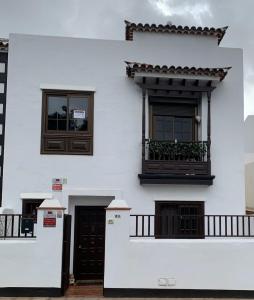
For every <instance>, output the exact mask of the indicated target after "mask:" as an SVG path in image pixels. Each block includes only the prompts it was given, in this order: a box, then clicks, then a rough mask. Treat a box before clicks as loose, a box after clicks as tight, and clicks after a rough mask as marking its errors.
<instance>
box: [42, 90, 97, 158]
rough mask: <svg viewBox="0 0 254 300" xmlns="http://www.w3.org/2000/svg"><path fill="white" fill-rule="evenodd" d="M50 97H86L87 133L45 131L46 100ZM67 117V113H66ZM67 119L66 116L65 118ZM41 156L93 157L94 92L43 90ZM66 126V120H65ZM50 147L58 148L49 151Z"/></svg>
mask: <svg viewBox="0 0 254 300" xmlns="http://www.w3.org/2000/svg"><path fill="white" fill-rule="evenodd" d="M50 95H55V96H56V95H60V96H66V97H67V101H69V100H68V99H69V97H71V96H73V95H75V96H78V95H80V96H88V97H89V100H88V120H89V122H88V129H87V131H68V130H66V131H54V130H47V98H48V96H50ZM67 115H68V113H67ZM67 117H68V116H67ZM67 119H68V118H67ZM41 120H42V121H41V154H56V155H93V130H94V129H93V128H94V92H83V91H69V90H68V91H66V90H47V89H45V90H43V95H42V117H41ZM67 125H68V120H67ZM49 143H51V145H53V144H55V145H56V144H58V145H59V147H58V148H57V147H56V148H55V149H53V148H52V149H50V147H49V145H50V144H49Z"/></svg>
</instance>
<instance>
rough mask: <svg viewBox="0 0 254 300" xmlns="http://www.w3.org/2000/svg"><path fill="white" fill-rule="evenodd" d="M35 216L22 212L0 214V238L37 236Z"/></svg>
mask: <svg viewBox="0 0 254 300" xmlns="http://www.w3.org/2000/svg"><path fill="white" fill-rule="evenodd" d="M35 222H36V220H35V218H34V217H31V216H25V215H21V214H0V239H10V238H35V237H36V236H35V234H34V229H35Z"/></svg>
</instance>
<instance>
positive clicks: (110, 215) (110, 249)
mask: <svg viewBox="0 0 254 300" xmlns="http://www.w3.org/2000/svg"><path fill="white" fill-rule="evenodd" d="M129 236H130V208H129V207H128V205H127V203H126V202H125V201H124V200H113V201H112V202H111V203H110V205H109V206H108V207H107V208H106V238H105V271H104V288H112V287H114V286H115V285H117V282H118V280H121V279H120V278H119V275H120V274H119V270H121V268H122V266H121V265H123V266H124V263H123V260H122V258H124V256H125V251H127V249H128V246H129Z"/></svg>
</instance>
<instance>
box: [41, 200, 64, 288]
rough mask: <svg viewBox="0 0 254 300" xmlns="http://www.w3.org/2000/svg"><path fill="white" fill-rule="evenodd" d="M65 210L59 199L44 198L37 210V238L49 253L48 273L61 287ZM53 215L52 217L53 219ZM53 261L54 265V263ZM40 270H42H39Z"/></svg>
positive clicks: (44, 251)
mask: <svg viewBox="0 0 254 300" xmlns="http://www.w3.org/2000/svg"><path fill="white" fill-rule="evenodd" d="M64 210H65V208H63V207H62V206H61V204H60V202H59V201H58V200H57V199H50V200H44V201H43V202H42V204H41V205H40V207H39V208H38V212H37V230H36V238H37V241H38V246H39V247H38V248H39V249H40V251H41V252H43V255H45V253H47V255H48V257H49V259H48V264H49V265H48V267H47V270H48V274H45V276H50V278H51V279H52V281H54V282H55V284H56V286H58V287H59V288H61V278H62V251H63V222H64ZM51 217H52V219H51ZM52 262H53V265H52ZM38 272H40V270H38Z"/></svg>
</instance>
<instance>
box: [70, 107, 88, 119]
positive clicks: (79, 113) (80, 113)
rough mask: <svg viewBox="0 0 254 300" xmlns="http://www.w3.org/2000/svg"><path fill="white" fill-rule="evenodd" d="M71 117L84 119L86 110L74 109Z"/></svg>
mask: <svg viewBox="0 0 254 300" xmlns="http://www.w3.org/2000/svg"><path fill="white" fill-rule="evenodd" d="M73 118H74V119H85V118H86V111H85V110H82V109H75V110H74V111H73Z"/></svg>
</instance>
